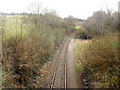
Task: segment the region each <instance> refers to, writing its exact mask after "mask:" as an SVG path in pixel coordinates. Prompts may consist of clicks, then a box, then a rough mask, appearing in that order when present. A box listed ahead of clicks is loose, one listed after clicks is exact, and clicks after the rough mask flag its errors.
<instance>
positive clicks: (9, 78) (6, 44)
mask: <svg viewBox="0 0 120 90" xmlns="http://www.w3.org/2000/svg"><path fill="white" fill-rule="evenodd" d="M51 17H52V16H51ZM54 17H55V16H54ZM56 17H57V16H56ZM2 19H3V20H2V21H3V23H2V27H1V28H2V31H3V35H2V36H3V37H2V40H3V50H2V53H3V60H2V62H3V64H2V68H3V70H2V77H3V78H2V80H3V83H2V84H3V85H2V86H3V87H4V88H23V87H27V88H29V87H31V88H32V87H34V88H39V87H42V85H43V84H44V81H45V77H46V75H47V72H48V69H49V65H50V60H51V58H52V56H53V54H54V51H55V49H56V47H58V45H59V44H60V43H61V41H62V40H63V39H64V36H65V30H64V28H62V27H61V26H59V25H58V26H54V23H53V22H54V20H53V21H51V22H49V20H46V19H45V17H44V16H38V15H37V16H22V15H12V16H9V15H8V16H6V15H5V16H4V17H3V18H2ZM50 23H53V25H52V26H50V25H51V24H50ZM58 23H59V22H58Z"/></svg>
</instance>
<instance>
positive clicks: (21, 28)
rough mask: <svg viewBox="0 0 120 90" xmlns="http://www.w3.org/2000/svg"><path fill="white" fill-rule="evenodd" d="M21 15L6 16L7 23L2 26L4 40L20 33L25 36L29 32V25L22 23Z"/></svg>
mask: <svg viewBox="0 0 120 90" xmlns="http://www.w3.org/2000/svg"><path fill="white" fill-rule="evenodd" d="M21 17H22V16H19V15H18V16H17V15H15V16H7V17H5V24H4V25H3V27H2V28H3V40H7V39H10V38H11V37H15V36H20V35H22V36H24V35H26V34H27V33H28V30H27V29H28V26H27V25H25V24H23V23H22V18H21ZM21 32H22V34H21Z"/></svg>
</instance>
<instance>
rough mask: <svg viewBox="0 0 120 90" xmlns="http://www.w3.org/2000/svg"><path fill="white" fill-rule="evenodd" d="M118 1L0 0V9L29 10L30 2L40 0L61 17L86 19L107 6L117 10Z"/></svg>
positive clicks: (7, 10) (44, 5) (39, 0)
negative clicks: (69, 16) (70, 16)
mask: <svg viewBox="0 0 120 90" xmlns="http://www.w3.org/2000/svg"><path fill="white" fill-rule="evenodd" d="M118 1H120V0H0V11H1V12H5V13H11V12H15V13H19V12H29V9H28V8H29V7H30V4H31V3H32V2H40V3H42V4H43V7H47V8H48V9H53V10H56V11H57V13H58V15H59V16H61V17H67V16H68V15H72V16H74V17H76V18H81V19H86V18H88V17H89V16H91V15H92V13H93V12H94V11H97V10H100V9H102V10H106V8H107V7H108V8H110V9H112V10H113V11H117V9H118Z"/></svg>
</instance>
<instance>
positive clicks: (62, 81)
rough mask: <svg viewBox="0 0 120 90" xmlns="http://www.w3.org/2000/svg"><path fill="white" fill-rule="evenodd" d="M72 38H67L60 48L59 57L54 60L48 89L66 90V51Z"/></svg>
mask: <svg viewBox="0 0 120 90" xmlns="http://www.w3.org/2000/svg"><path fill="white" fill-rule="evenodd" d="M72 37H73V36H71V37H69V38H68V39H67V40H66V41H65V42H64V43H63V45H62V46H61V47H60V51H59V55H58V56H57V58H56V61H55V64H54V69H53V74H52V78H51V80H50V84H49V88H50V89H51V90H52V89H54V88H64V89H67V60H66V55H67V49H68V46H69V42H70V40H71V39H72Z"/></svg>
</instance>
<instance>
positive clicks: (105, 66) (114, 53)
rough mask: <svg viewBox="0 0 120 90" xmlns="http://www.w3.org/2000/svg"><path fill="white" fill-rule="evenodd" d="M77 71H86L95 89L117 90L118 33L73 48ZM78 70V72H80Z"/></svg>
mask: <svg viewBox="0 0 120 90" xmlns="http://www.w3.org/2000/svg"><path fill="white" fill-rule="evenodd" d="M75 53H76V59H77V60H78V62H79V63H80V64H79V65H80V66H79V67H80V68H79V69H80V70H81V68H82V69H88V70H90V71H91V72H92V76H93V77H94V78H93V79H94V82H93V83H92V84H94V87H95V88H118V87H119V83H118V73H119V69H118V66H119V61H118V32H114V33H109V34H106V35H104V36H101V37H98V38H95V39H92V40H91V41H90V42H87V43H84V44H81V43H80V44H78V45H77V47H76V48H75ZM80 70H79V71H80Z"/></svg>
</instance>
